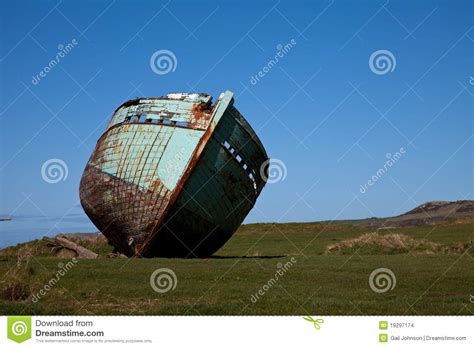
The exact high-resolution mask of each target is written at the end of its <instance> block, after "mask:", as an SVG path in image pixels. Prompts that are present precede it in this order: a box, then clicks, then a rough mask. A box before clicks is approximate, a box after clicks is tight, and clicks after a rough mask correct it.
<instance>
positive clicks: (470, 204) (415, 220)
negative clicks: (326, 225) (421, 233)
mask: <svg viewBox="0 0 474 348" xmlns="http://www.w3.org/2000/svg"><path fill="white" fill-rule="evenodd" d="M447 221H459V222H463V221H466V222H474V201H471V200H462V201H454V202H449V201H432V202H426V203H424V204H422V205H419V206H418V207H416V208H414V209H412V210H410V211H408V212H406V213H404V214H402V215H398V216H394V217H386V218H370V219H364V220H355V221H352V223H353V224H354V225H357V226H362V227H372V228H384V227H417V226H429V225H436V224H439V223H443V222H447Z"/></svg>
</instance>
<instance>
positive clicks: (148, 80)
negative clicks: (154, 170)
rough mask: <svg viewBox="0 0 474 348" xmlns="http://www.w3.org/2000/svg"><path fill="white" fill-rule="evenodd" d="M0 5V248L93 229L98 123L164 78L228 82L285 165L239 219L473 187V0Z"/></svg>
mask: <svg viewBox="0 0 474 348" xmlns="http://www.w3.org/2000/svg"><path fill="white" fill-rule="evenodd" d="M0 6H1V11H0V13H1V14H0V20H1V35H0V57H1V58H0V59H1V60H0V78H1V79H0V105H1V108H0V112H1V114H0V137H1V142H0V214H1V215H2V216H10V215H11V216H13V217H14V218H15V220H14V221H11V222H3V223H0V231H1V237H0V238H1V239H0V246H4V245H8V244H12V243H16V242H19V241H25V240H28V239H30V238H32V237H39V236H42V235H44V234H56V233H58V232H68V231H94V230H95V228H94V226H93V225H92V224H91V223H90V222H89V221H88V219H87V217H86V216H85V215H84V213H83V212H82V209H81V207H80V205H79V204H78V185H79V180H80V177H81V174H82V170H83V168H84V166H85V164H86V162H87V160H88V158H89V156H90V154H91V152H92V150H93V148H94V146H95V142H96V141H97V139H98V137H99V136H100V135H101V133H102V132H103V130H104V128H105V125H106V122H107V121H108V119H109V118H110V116H111V114H112V112H113V111H114V110H115V108H116V107H117V106H118V105H120V104H121V103H122V102H123V101H125V100H127V99H130V98H134V97H152V96H161V95H164V94H166V93H168V92H175V91H183V92H204V93H208V94H211V95H214V96H215V97H217V96H218V95H219V93H220V92H222V91H224V90H226V89H229V90H231V91H233V92H234V93H235V105H236V106H237V107H238V108H239V110H240V111H241V113H242V114H243V115H244V116H245V117H246V118H247V120H248V121H249V122H250V124H251V125H252V126H253V127H254V129H255V130H256V131H257V133H258V135H259V136H260V138H261V140H262V142H263V144H264V145H265V147H266V149H267V152H268V154H269V156H270V157H271V158H274V159H278V160H280V161H281V162H282V163H283V164H284V167H285V168H283V169H284V170H285V172H286V176H285V177H284V180H279V181H278V182H276V183H273V184H268V185H267V186H266V187H265V189H264V190H263V192H262V195H261V196H260V198H259V200H258V202H257V205H256V206H255V208H254V210H253V211H252V212H251V213H250V215H249V216H248V218H247V220H246V222H249V223H250V222H260V221H281V222H286V221H317V220H327V219H334V218H336V219H347V218H363V217H370V216H374V215H375V216H389V215H394V214H399V213H402V212H404V211H407V210H409V209H411V208H413V207H414V206H416V205H418V204H421V203H423V202H425V201H429V200H458V199H473V171H472V163H473V139H472V134H473V130H472V121H473V99H472V98H473V93H474V59H473V58H474V57H473V39H474V29H473V15H472V13H473V8H472V2H469V1H456V2H453V1H416V2H406V1H353V2H350V1H307V2H294V1H292V2H284V1H281V2H270V1H268V2H267V1H263V2H258V3H257V2H255V1H253V2H248V3H246V4H245V3H243V2H235V3H232V2H229V1H226V2H210V1H200V2H177V1H174V2H173V1H172V2H169V3H168V2H151V1H141V2H137V1H135V2H132V1H84V2H80V3H79V2H78V3H77V4H75V3H74V2H72V1H62V2H61V1H24V2H21V1H3V2H2V4H1V5H0ZM73 40H74V41H73ZM292 40H293V41H292ZM72 42H74V43H75V44H74V45H73V48H72V49H71V50H70V51H69V52H68V53H67V54H66V55H64V57H60V58H59V62H58V64H56V65H55V66H54V67H53V68H52V69H49V70H50V71H48V72H47V73H44V68H45V67H46V66H48V63H49V62H50V61H51V60H54V59H56V56H57V54H58V52H60V51H61V48H63V50H64V47H65V46H67V45H68V44H69V43H72ZM291 42H295V44H294V45H292V47H291V49H290V50H288V51H287V52H286V53H285V54H283V57H282V58H280V59H279V61H278V63H276V64H270V65H271V68H268V67H269V66H270V65H269V63H270V62H271V60H272V59H274V58H275V55H276V54H277V52H278V47H281V46H279V45H285V44H288V43H291ZM61 45H62V46H61ZM159 50H169V51H171V52H173V54H174V55H175V56H176V62H175V70H174V71H173V72H170V73H167V74H164V75H159V74H156V73H154V72H153V70H152V68H151V66H150V57H151V56H152V55H153V53H155V52H156V51H159ZM379 50H386V51H389V53H390V54H391V55H392V57H389V59H390V62H389V64H390V65H389V69H388V70H383V69H382V71H379V73H378V74H377V73H374V72H373V70H374V69H375V68H374V67H372V69H371V67H370V65H369V59H370V57H371V55H372V54H373V53H374V52H376V51H379ZM390 67H391V69H390ZM263 69H265V70H266V74H265V75H264V76H263V77H261V78H260V79H259V81H258V82H257V83H252V81H251V79H252V76H254V75H256V74H258V73H259V71H261V70H263ZM41 71H43V75H44V77H41V79H40V81H39V82H38V81H36V82H35V83H33V82H34V81H32V80H33V77H34V76H37V75H39V74H40V72H41ZM375 71H377V70H375ZM401 148H402V149H403V152H404V153H403V154H402V155H401V157H400V158H398V159H397V160H396V161H395V163H393V165H392V166H390V167H387V166H386V165H385V163H386V161H387V159H388V158H389V157H390V155H391V156H394V155H395V154H396V153H397V152H399V151H400V149H401ZM49 159H60V160H62V161H64V163H65V165H66V167H67V177H65V175H64V179H65V180H61V181H59V182H57V183H48V182H47V181H45V180H44V179H43V178H42V175H41V168H42V166H43V164H44V163H45V162H46V161H48V160H49ZM384 165H385V167H387V170H384V172H383V174H380V171H379V169H381V168H384ZM378 171H379V174H378V176H377V178H376V182H375V183H373V184H372V185H370V186H367V187H368V189H367V190H366V191H365V192H361V191H362V190H361V188H360V186H361V185H366V184H367V183H368V181H369V180H371V178H373V176H374V175H376V173H377V172H378Z"/></svg>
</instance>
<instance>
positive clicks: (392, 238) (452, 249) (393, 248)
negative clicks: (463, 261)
mask: <svg viewBox="0 0 474 348" xmlns="http://www.w3.org/2000/svg"><path fill="white" fill-rule="evenodd" d="M473 245H474V241H472V240H470V241H468V242H464V243H457V244H455V245H443V244H440V243H435V242H431V241H428V240H426V239H415V238H413V237H410V236H407V235H405V234H401V233H388V234H384V235H381V234H378V233H377V232H372V233H364V234H363V235H361V236H359V237H356V238H351V239H346V240H342V241H340V242H337V243H335V244H330V245H328V246H327V247H326V251H325V254H326V255H346V254H354V253H355V252H358V253H359V254H363V255H393V254H406V253H412V254H423V255H439V254H462V253H464V252H465V251H469V252H473V248H472V246H473Z"/></svg>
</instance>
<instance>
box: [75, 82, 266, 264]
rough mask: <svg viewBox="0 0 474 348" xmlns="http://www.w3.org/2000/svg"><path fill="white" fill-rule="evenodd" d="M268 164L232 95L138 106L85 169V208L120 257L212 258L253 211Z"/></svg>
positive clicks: (111, 130)
mask: <svg viewBox="0 0 474 348" xmlns="http://www.w3.org/2000/svg"><path fill="white" fill-rule="evenodd" d="M266 163H268V157H267V154H266V152H265V149H264V147H263V145H262V143H261V142H260V140H259V139H258V137H257V135H256V134H255V132H254V131H253V130H252V128H251V126H250V125H249V124H248V123H247V121H246V120H245V119H244V117H243V116H242V115H241V114H240V113H239V111H238V110H237V109H236V108H235V107H234V106H233V94H232V93H231V92H229V91H227V92H224V93H222V94H221V95H220V97H219V99H218V100H217V101H216V103H215V104H214V105H213V104H212V98H211V97H210V96H208V95H205V94H169V95H168V96H166V97H162V98H142V99H135V100H130V101H128V102H126V103H124V104H122V105H121V106H120V107H119V108H118V109H117V110H116V111H115V113H114V114H113V115H112V118H111V121H110V123H109V125H108V126H107V129H106V131H105V132H104V134H103V135H102V136H101V137H100V139H99V140H98V142H97V145H96V148H95V149H94V152H93V153H92V155H91V158H90V159H89V161H88V163H87V165H86V168H85V170H84V173H83V176H82V178H81V183H80V189H79V193H80V199H81V204H82V206H83V208H84V211H85V212H86V214H87V215H88V216H89V218H90V219H91V221H92V222H93V223H94V224H95V225H96V226H97V228H98V229H99V230H100V231H101V232H102V233H103V234H104V235H105V236H106V238H107V239H108V240H109V242H110V244H112V245H113V246H114V247H115V250H116V251H117V252H120V253H123V254H125V255H127V256H136V257H207V256H210V255H212V254H213V253H214V252H216V251H217V250H218V249H219V248H220V247H222V246H223V245H224V244H225V243H226V242H227V240H228V239H229V238H230V237H231V236H232V234H233V233H234V232H235V231H236V230H237V228H238V227H239V226H240V224H241V223H242V222H243V220H244V218H245V217H246V215H247V214H248V213H249V211H250V210H251V209H252V207H253V206H254V204H255V202H256V200H257V198H258V196H259V194H260V192H261V190H262V189H263V187H264V185H265V180H264V179H265V177H266V171H267V168H266V165H265V164H266Z"/></svg>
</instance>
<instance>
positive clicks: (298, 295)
mask: <svg viewBox="0 0 474 348" xmlns="http://www.w3.org/2000/svg"><path fill="white" fill-rule="evenodd" d="M364 232H367V229H362V228H358V227H354V226H352V225H344V224H338V223H337V224H336V223H334V224H328V223H308V224H281V225H274V224H255V225H246V226H242V227H241V228H240V229H239V231H238V232H237V233H236V235H234V237H232V238H231V240H230V241H229V242H228V243H227V244H226V245H225V246H224V247H223V248H222V249H221V250H220V251H219V252H218V253H217V254H216V255H215V257H214V258H210V259H163V258H157V259H109V258H105V257H102V258H99V259H97V260H80V261H79V262H78V263H77V264H76V265H75V266H74V267H73V268H72V269H71V270H70V271H69V272H67V274H66V275H65V276H64V277H62V278H61V279H60V280H59V282H58V283H57V284H56V285H54V286H53V287H52V289H51V291H49V292H48V293H47V294H46V295H45V296H44V297H42V298H41V299H40V300H39V301H38V302H37V303H33V302H32V301H31V298H29V299H25V300H20V301H8V300H0V314H2V315H11V314H36V315H37V314H86V315H87V314H137V315H139V314H179V315H181V314H188V315H196V314H234V315H238V314H242V315H245V314H285V315H286V314H290V315H292V314H297V315H306V314H320V315H329V314H332V315H341V314H352V315H360V314H384V315H386V314H464V315H466V314H472V313H474V304H472V303H471V302H470V295H474V289H473V287H472V284H474V267H473V266H474V259H473V254H472V250H470V251H469V253H464V254H456V255H431V256H419V255H415V256H413V255H411V254H397V255H367V254H364V252H363V250H360V252H359V253H356V254H351V255H338V256H332V255H331V256H326V255H324V250H325V248H326V246H327V245H328V244H333V243H335V242H337V241H340V240H343V239H349V238H354V237H357V236H359V235H361V234H362V233H364ZM388 232H389V231H385V232H382V233H388ZM390 232H394V233H405V234H407V235H410V236H412V237H414V238H420V239H421V238H424V239H427V240H429V241H433V242H436V243H441V244H446V245H453V244H456V243H461V242H466V241H469V240H472V239H474V225H473V224H449V225H439V226H436V227H434V228H433V227H426V228H425V227H423V228H404V229H393V230H390ZM11 254H14V253H11ZM11 254H9V255H7V256H3V258H0V273H2V274H5V273H6V272H7V271H8V270H9V269H10V268H11V267H13V266H14V265H15V258H14V257H12V255H11ZM44 255H45V254H40V256H37V257H34V258H33V259H32V260H30V263H29V266H28V272H25V274H26V275H24V276H23V281H24V282H25V283H26V284H27V285H28V287H29V288H30V290H31V292H32V293H35V292H36V291H38V290H39V289H41V288H42V287H43V286H44V284H46V283H47V282H48V281H49V279H50V278H51V277H52V276H53V275H54V274H55V272H56V271H57V270H58V262H63V263H64V262H66V261H65V260H61V259H57V258H54V257H50V256H44ZM292 257H293V258H294V260H296V263H294V264H293V265H291V266H290V267H289V268H288V270H287V271H286V272H285V273H284V275H283V276H281V277H280V279H279V280H278V281H276V282H274V284H273V285H272V286H271V287H270V288H268V290H267V291H266V292H265V294H264V295H263V296H261V295H259V299H258V300H257V301H256V302H255V303H254V302H252V301H251V297H252V295H253V294H255V293H257V292H258V290H259V289H262V288H263V286H264V285H265V284H267V283H268V282H269V281H270V280H271V279H272V278H275V272H276V271H277V270H278V269H279V268H278V265H279V264H280V266H281V265H282V264H285V263H287V262H289V261H290V260H291V258H292ZM162 267H166V268H170V269H172V270H173V271H174V272H175V274H176V276H177V279H178V281H177V286H176V288H175V289H174V290H171V291H168V292H166V293H163V294H160V293H157V292H155V291H153V289H152V288H151V286H150V275H151V274H152V272H153V271H154V270H155V269H157V268H162ZM381 267H385V268H389V269H391V270H392V271H393V273H394V274H395V276H396V286H395V288H394V289H393V290H389V291H387V292H385V293H376V292H374V291H372V290H371V288H370V286H369V276H370V274H371V272H372V271H373V270H375V269H377V268H381Z"/></svg>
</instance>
